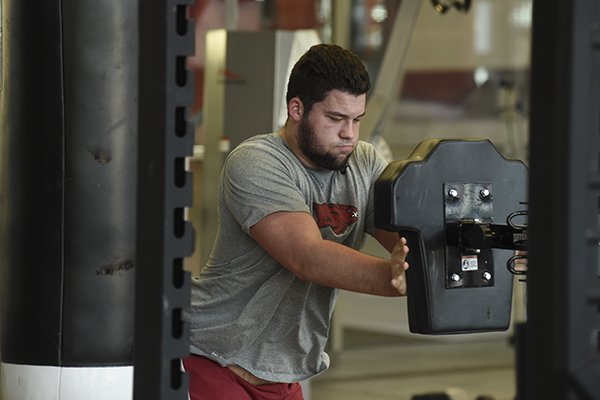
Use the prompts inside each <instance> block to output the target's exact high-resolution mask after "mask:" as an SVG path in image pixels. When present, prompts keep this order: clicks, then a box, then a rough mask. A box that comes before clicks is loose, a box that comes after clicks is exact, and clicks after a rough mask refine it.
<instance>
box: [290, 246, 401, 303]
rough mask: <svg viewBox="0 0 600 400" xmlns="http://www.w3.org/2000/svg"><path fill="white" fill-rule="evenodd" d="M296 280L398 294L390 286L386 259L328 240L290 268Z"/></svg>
mask: <svg viewBox="0 0 600 400" xmlns="http://www.w3.org/2000/svg"><path fill="white" fill-rule="evenodd" d="M290 269H291V270H292V272H294V273H295V274H296V275H297V276H298V277H299V278H300V279H303V280H306V281H310V282H314V283H318V284H320V285H324V286H329V287H335V288H338V289H344V290H350V291H353V292H360V293H367V294H376V295H380V296H399V295H400V294H399V293H398V291H397V290H396V289H395V288H394V287H393V286H392V285H391V271H390V260H386V259H382V258H378V257H374V256H371V255H368V254H365V253H362V252H360V251H357V250H354V249H352V248H350V247H347V246H344V245H341V244H339V243H336V242H332V241H329V240H322V241H321V243H319V244H318V245H316V246H314V247H313V248H311V249H310V251H307V252H305V253H304V254H303V255H302V257H301V259H300V260H297V262H296V263H295V266H294V267H292V268H290Z"/></svg>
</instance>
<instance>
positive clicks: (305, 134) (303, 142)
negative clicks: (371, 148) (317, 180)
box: [298, 116, 354, 171]
mask: <svg viewBox="0 0 600 400" xmlns="http://www.w3.org/2000/svg"><path fill="white" fill-rule="evenodd" d="M298 146H299V147H300V150H301V151H302V153H303V154H304V156H306V158H308V159H309V160H310V161H312V162H313V163H315V164H317V165H318V166H319V167H321V168H325V169H330V170H334V171H339V170H345V169H346V167H347V166H348V159H349V158H350V156H351V155H352V153H353V152H354V150H353V151H352V153H350V154H348V155H347V156H346V157H344V158H343V159H340V158H338V157H336V156H335V155H333V154H331V153H329V152H327V151H326V150H324V149H323V146H321V145H320V144H319V143H318V140H317V134H316V133H315V130H314V129H313V126H312V124H311V123H310V122H309V121H308V116H303V117H302V120H300V124H299V125H298Z"/></svg>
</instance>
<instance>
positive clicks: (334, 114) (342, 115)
mask: <svg viewBox="0 0 600 400" xmlns="http://www.w3.org/2000/svg"><path fill="white" fill-rule="evenodd" d="M325 113H326V114H327V115H331V116H335V117H340V118H350V115H348V114H345V113H343V112H339V111H326V112H325ZM365 113H366V112H363V113H362V114H360V115H357V116H356V117H353V118H352V119H357V118H362V117H364V115H365Z"/></svg>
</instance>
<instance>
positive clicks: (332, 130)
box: [298, 90, 366, 170]
mask: <svg viewBox="0 0 600 400" xmlns="http://www.w3.org/2000/svg"><path fill="white" fill-rule="evenodd" d="M365 103H366V95H364V94H363V95H359V96H355V95H353V94H349V93H346V92H341V91H339V90H332V91H331V92H329V93H328V94H327V97H326V98H325V99H324V100H323V101H321V102H319V103H315V104H314V105H313V107H312V109H311V110H310V113H308V114H304V115H303V116H302V119H301V120H300V124H299V125H298V145H299V147H300V150H301V151H302V154H303V156H304V157H305V158H306V159H307V161H309V162H310V163H311V164H313V166H314V167H321V168H326V169H331V170H340V169H342V168H344V167H345V166H346V165H347V164H348V158H349V157H350V155H351V154H352V152H353V151H354V149H355V148H356V144H357V143H358V127H359V121H360V118H361V117H362V116H363V115H364V113H365Z"/></svg>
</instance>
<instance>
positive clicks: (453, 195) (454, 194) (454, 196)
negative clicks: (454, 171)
mask: <svg viewBox="0 0 600 400" xmlns="http://www.w3.org/2000/svg"><path fill="white" fill-rule="evenodd" d="M448 197H450V198H451V199H458V190H456V189H450V190H448Z"/></svg>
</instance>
